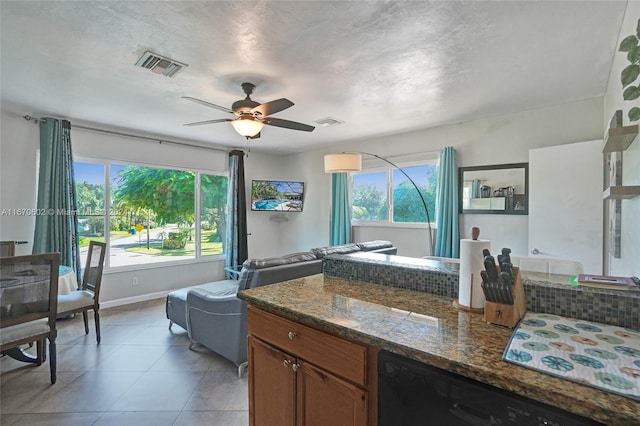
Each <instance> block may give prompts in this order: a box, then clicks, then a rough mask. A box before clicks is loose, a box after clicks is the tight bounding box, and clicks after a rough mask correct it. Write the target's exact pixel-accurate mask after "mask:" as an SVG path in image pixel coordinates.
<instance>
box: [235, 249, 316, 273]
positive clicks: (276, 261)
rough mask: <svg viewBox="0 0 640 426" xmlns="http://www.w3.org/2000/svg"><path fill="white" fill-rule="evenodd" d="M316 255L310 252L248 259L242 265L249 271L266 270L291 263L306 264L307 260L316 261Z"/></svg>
mask: <svg viewBox="0 0 640 426" xmlns="http://www.w3.org/2000/svg"><path fill="white" fill-rule="evenodd" d="M316 259H317V257H316V255H315V254H313V253H311V252H310V251H304V252H298V253H291V254H287V255H284V256H279V257H269V258H266V259H247V260H245V261H244V263H243V264H242V266H243V267H245V268H248V269H264V268H269V267H271V266H279V265H288V264H291V263H298V262H304V261H307V260H316Z"/></svg>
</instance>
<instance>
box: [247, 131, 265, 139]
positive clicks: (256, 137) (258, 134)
mask: <svg viewBox="0 0 640 426" xmlns="http://www.w3.org/2000/svg"><path fill="white" fill-rule="evenodd" d="M260 133H262V132H258V133H256V134H255V135H253V136H250V137H249V138H248V139H258V138H259V137H260Z"/></svg>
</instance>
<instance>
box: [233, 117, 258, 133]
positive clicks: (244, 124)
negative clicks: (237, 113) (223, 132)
mask: <svg viewBox="0 0 640 426" xmlns="http://www.w3.org/2000/svg"><path fill="white" fill-rule="evenodd" d="M231 125H232V126H233V128H234V129H236V132H238V133H240V134H241V135H242V136H244V137H248V138H250V137H252V136H255V135H257V134H258V133H260V130H262V128H263V127H264V123H263V122H262V121H258V120H254V119H251V118H237V119H235V120H233V121H231Z"/></svg>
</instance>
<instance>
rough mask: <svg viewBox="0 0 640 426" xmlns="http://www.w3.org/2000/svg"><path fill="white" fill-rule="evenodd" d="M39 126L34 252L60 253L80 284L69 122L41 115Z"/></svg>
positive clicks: (63, 263) (63, 261) (62, 260)
mask: <svg viewBox="0 0 640 426" xmlns="http://www.w3.org/2000/svg"><path fill="white" fill-rule="evenodd" d="M39 125H40V170H39V175H38V201H37V206H36V207H37V210H38V212H43V214H38V215H36V228H35V232H34V237H33V254H38V253H49V252H59V253H60V265H65V266H69V267H71V268H73V269H74V270H75V272H76V276H77V278H78V283H81V282H82V281H81V277H80V248H79V240H78V216H77V210H78V206H77V203H76V188H75V179H74V175H73V152H72V150H71V123H70V122H68V121H66V120H57V119H54V118H49V117H47V118H43V119H41V120H40V121H39Z"/></svg>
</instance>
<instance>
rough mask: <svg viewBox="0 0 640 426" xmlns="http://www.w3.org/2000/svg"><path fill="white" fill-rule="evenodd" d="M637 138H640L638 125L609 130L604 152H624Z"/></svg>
mask: <svg viewBox="0 0 640 426" xmlns="http://www.w3.org/2000/svg"><path fill="white" fill-rule="evenodd" d="M636 136H638V125H637V124H634V125H632V126H624V127H614V128H612V129H609V135H608V137H607V140H606V141H605V143H604V148H603V149H602V152H615V151H624V150H626V149H627V148H629V145H631V142H633V140H634V139H635V138H636Z"/></svg>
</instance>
